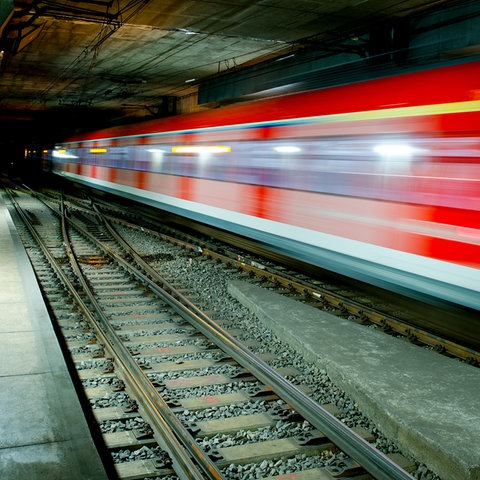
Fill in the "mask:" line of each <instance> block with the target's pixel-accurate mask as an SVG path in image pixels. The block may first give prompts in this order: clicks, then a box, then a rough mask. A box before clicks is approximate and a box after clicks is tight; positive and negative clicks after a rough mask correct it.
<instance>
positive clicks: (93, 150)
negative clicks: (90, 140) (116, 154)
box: [90, 148, 107, 153]
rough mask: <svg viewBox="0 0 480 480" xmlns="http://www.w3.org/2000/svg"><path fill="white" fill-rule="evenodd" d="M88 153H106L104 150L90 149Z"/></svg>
mask: <svg viewBox="0 0 480 480" xmlns="http://www.w3.org/2000/svg"><path fill="white" fill-rule="evenodd" d="M90 153H107V149H106V148H91V149H90Z"/></svg>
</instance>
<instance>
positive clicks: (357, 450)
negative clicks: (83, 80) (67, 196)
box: [85, 203, 414, 480]
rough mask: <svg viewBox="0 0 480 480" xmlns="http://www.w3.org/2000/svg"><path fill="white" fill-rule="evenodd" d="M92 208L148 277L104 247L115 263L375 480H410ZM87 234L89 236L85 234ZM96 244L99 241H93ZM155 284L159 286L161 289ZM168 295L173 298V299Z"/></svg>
mask: <svg viewBox="0 0 480 480" xmlns="http://www.w3.org/2000/svg"><path fill="white" fill-rule="evenodd" d="M92 206H93V207H94V209H95V210H96V212H97V215H98V217H99V219H100V220H101V221H102V222H103V223H104V225H105V226H106V227H107V228H108V230H109V232H110V233H111V234H112V235H113V236H114V237H115V239H116V240H117V241H118V242H119V243H120V244H121V245H122V246H123V248H124V249H126V250H127V251H128V253H129V254H130V255H131V256H132V257H133V258H134V259H135V261H136V262H137V264H138V265H139V266H140V267H141V268H142V269H143V270H144V271H145V272H146V273H147V275H145V274H144V273H142V272H141V271H139V270H138V269H136V268H134V267H132V266H131V265H130V264H129V263H128V262H126V261H125V260H123V259H122V258H121V257H119V256H118V255H117V254H116V253H115V252H113V251H111V250H110V248H109V247H108V246H107V245H105V244H103V247H104V248H106V251H107V253H109V254H111V255H114V256H115V258H116V260H117V261H120V262H121V263H122V264H124V265H125V267H126V268H128V269H129V270H130V271H131V272H132V273H133V274H134V275H136V276H137V278H139V280H141V281H142V282H144V283H145V284H147V285H148V286H149V287H150V288H151V289H152V290H153V291H154V292H155V293H156V294H157V295H159V296H160V298H162V299H163V300H164V301H165V302H167V303H168V304H170V305H171V306H172V307H173V308H174V309H175V310H176V311H177V312H178V313H179V314H180V315H182V317H183V318H185V319H186V320H189V321H191V322H193V324H194V325H195V326H196V327H197V328H198V329H199V330H200V331H201V332H202V333H203V334H204V335H206V336H207V337H208V338H210V339H211V340H213V341H214V342H215V343H216V344H217V345H219V346H220V347H221V348H222V349H223V350H224V351H225V352H226V353H228V354H229V355H230V356H231V357H232V358H234V359H235V360H236V361H237V362H238V363H239V364H240V365H242V366H243V367H245V368H247V369H248V370H250V371H251V372H252V373H253V374H254V375H255V376H256V377H257V378H258V379H259V380H260V381H262V382H263V383H264V384H266V385H270V386H272V387H273V389H274V390H275V392H276V393H277V394H278V395H279V396H280V397H281V398H282V399H283V400H285V401H286V402H287V403H288V404H290V405H291V406H292V407H293V408H294V409H295V410H296V411H297V412H298V413H300V414H301V415H302V416H303V417H304V418H305V419H306V420H307V421H309V422H310V423H311V424H312V425H313V426H314V427H316V428H317V429H319V430H321V431H322V432H323V433H324V434H325V435H326V436H327V437H328V438H329V439H330V440H331V441H333V442H334V443H335V444H336V445H337V446H338V447H339V448H340V449H342V450H343V451H344V452H345V453H347V454H348V455H349V456H351V457H352V458H353V459H354V460H356V461H357V462H358V463H359V464H361V465H362V466H363V467H364V468H365V470H367V471H368V472H369V473H370V474H372V475H373V476H374V477H375V478H377V479H378V480H413V478H414V477H412V476H411V475H410V474H409V473H408V472H406V471H405V470H404V469H402V468H401V467H400V466H399V465H397V464H396V463H395V462H393V461H392V460H391V459H390V458H388V457H387V456H386V455H385V454H383V453H382V452H380V451H379V450H377V449H376V448H375V447H373V446H372V445H370V444H369V443H368V442H367V441H365V440H364V439H363V438H362V437H360V436H359V435H358V434H356V433H355V432H353V431H352V430H351V429H349V428H348V427H347V426H346V425H345V424H344V423H343V422H341V421H340V420H338V419H337V418H336V417H335V416H333V415H332V414H331V413H329V412H328V411H327V410H325V409H324V408H323V407H321V406H320V405H319V404H318V403H317V402H315V401H314V400H313V399H311V398H310V397H309V396H308V395H306V394H305V393H303V392H302V391H301V390H300V389H299V388H297V387H296V386H294V385H293V384H291V383H290V382H289V381H288V380H286V379H285V378H283V377H282V376H281V375H280V374H278V373H277V372H276V371H275V370H274V369H273V368H272V367H270V366H269V365H268V364H267V363H265V362H264V361H263V360H261V359H259V358H258V357H257V356H256V355H255V354H254V353H253V352H251V351H250V350H249V349H248V348H246V347H245V346H244V345H243V344H242V343H241V342H239V341H238V340H236V339H235V338H234V337H232V336H231V335H230V334H229V333H228V332H227V331H226V330H224V329H223V328H222V327H220V326H219V325H218V324H217V323H216V322H215V321H213V320H212V319H211V318H210V317H208V316H207V315H206V314H205V313H203V312H202V311H201V310H200V309H198V308H197V307H196V306H195V305H194V304H193V303H191V302H190V301H189V300H188V299H187V298H186V297H185V296H183V295H182V294H181V293H180V292H178V291H177V290H176V289H175V288H174V287H173V286H172V285H171V284H170V283H169V282H167V281H166V280H165V279H163V278H162V277H161V276H160V275H159V273H158V272H157V271H156V270H155V269H153V268H152V267H151V266H150V265H148V264H147V263H146V262H145V261H144V260H143V259H142V258H141V257H140V255H138V253H137V252H135V250H134V249H133V248H131V247H130V245H129V244H128V243H127V242H126V241H125V240H124V239H123V238H122V237H121V236H120V235H119V234H118V233H117V232H116V231H115V229H114V227H113V226H112V225H111V224H110V223H109V222H108V220H107V219H106V218H105V217H104V216H103V215H102V214H101V211H100V209H99V208H98V207H96V206H95V205H93V203H92ZM85 233H88V232H85ZM95 241H96V242H97V243H99V244H102V242H100V241H99V240H97V239H95ZM157 283H160V284H161V285H162V286H161V287H160V286H159V285H158V284H157ZM168 292H171V293H173V294H174V295H175V297H177V298H178V299H180V300H178V299H177V298H174V297H172V295H171V294H170V293H168ZM185 308H187V309H188V318H186V317H185Z"/></svg>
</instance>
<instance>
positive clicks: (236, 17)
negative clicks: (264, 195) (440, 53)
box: [0, 0, 458, 137]
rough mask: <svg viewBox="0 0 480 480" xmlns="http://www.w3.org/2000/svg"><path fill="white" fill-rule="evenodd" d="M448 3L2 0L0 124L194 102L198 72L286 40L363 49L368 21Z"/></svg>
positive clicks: (88, 117) (288, 49)
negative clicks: (180, 101)
mask: <svg viewBox="0 0 480 480" xmlns="http://www.w3.org/2000/svg"><path fill="white" fill-rule="evenodd" d="M455 3H458V2H451V1H440V0H438V1H421V0H407V1H400V2H399V1H398V0H335V1H319V0H296V1H292V0H211V1H208V0H206V1H205V0H203V1H201V0H83V1H77V0H56V1H55V0H2V2H1V7H0V20H1V23H2V26H1V30H0V46H1V53H0V55H1V71H0V122H1V126H2V128H1V132H2V134H3V136H4V137H5V135H7V136H9V135H12V133H15V134H17V135H18V134H20V135H31V134H32V132H34V131H37V132H38V131H42V130H49V131H51V130H52V129H54V130H58V132H57V133H59V134H60V133H62V132H61V131H62V130H68V128H73V127H72V126H74V128H95V127H97V126H99V125H101V124H111V123H115V122H121V121H125V120H128V119H133V118H145V117H149V116H150V117H152V116H163V115H168V114H172V113H175V112H176V111H178V110H176V105H178V100H179V99H181V100H182V105H183V107H182V111H191V110H195V109H197V108H199V107H198V106H197V100H198V88H199V85H201V84H202V82H207V81H208V80H209V79H215V78H217V77H219V76H226V75H228V74H230V73H232V72H239V71H242V70H243V69H246V68H252V65H258V64H261V63H262V62H266V61H267V62H268V61H270V62H272V59H282V58H285V57H288V56H289V55H292V54H293V53H296V52H307V51H312V50H315V51H320V52H321V51H324V52H325V53H326V54H328V53H329V52H336V53H339V52H349V53H352V52H353V53H356V54H358V55H359V56H362V55H368V53H369V52H368V49H369V48H370V49H372V48H373V47H372V45H371V44H366V43H365V41H364V40H362V39H364V38H367V37H368V38H369V39H370V40H369V41H370V42H371V38H372V32H377V31H380V32H381V31H382V28H383V27H384V26H386V25H387V26H388V25H393V24H395V23H398V22H404V24H405V22H406V21H407V22H409V21H411V20H412V19H415V18H417V17H418V16H419V15H425V14H426V13H427V12H431V11H435V10H436V9H441V8H444V7H445V6H446V5H447V6H448V5H451V4H455ZM366 36H367V37H366ZM383 38H385V37H383ZM209 106H211V105H207V106H206V107H209Z"/></svg>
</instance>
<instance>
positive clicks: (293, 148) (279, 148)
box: [274, 145, 302, 153]
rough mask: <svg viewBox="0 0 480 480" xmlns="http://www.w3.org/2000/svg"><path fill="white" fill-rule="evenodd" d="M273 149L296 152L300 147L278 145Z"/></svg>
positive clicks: (282, 151)
mask: <svg viewBox="0 0 480 480" xmlns="http://www.w3.org/2000/svg"><path fill="white" fill-rule="evenodd" d="M274 150H275V151H276V152H279V153H298V152H300V151H301V150H302V149H301V148H300V147H295V146H293V145H291V146H290V145H282V146H280V147H275V148H274Z"/></svg>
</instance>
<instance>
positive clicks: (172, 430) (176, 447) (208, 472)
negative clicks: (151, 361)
mask: <svg viewBox="0 0 480 480" xmlns="http://www.w3.org/2000/svg"><path fill="white" fill-rule="evenodd" d="M67 222H70V220H69V219H68V216H67V215H66V212H65V211H64V210H63V208H62V229H63V231H64V240H65V244H66V246H67V251H68V255H69V258H70V263H71V265H72V268H73V269H74V270H75V273H76V275H77V277H78V279H79V281H80V282H81V284H82V287H83V289H84V291H85V293H86V294H87V295H88V298H89V300H90V302H91V303H92V304H93V306H94V307H95V310H96V311H97V312H98V315H99V316H100V318H101V328H99V329H98V330H99V331H97V333H98V334H99V335H100V337H101V338H102V341H103V342H105V345H106V346H108V348H109V350H110V351H111V352H112V353H114V354H115V357H114V358H115V359H116V360H118V361H116V362H115V365H116V367H117V368H119V367H120V369H121V371H122V373H123V376H124V379H125V381H126V382H128V384H129V386H130V388H132V390H133V391H134V392H135V394H136V395H138V397H139V398H142V399H145V400H147V402H148V403H146V404H145V403H142V404H141V406H142V408H144V409H145V411H146V412H147V416H148V420H149V422H150V423H152V427H153V429H154V431H155V433H156V434H157V436H158V435H160V436H161V440H162V444H163V445H164V446H165V448H166V450H167V451H168V452H169V453H171V457H172V461H173V462H174V464H176V465H177V468H176V469H175V471H176V473H177V474H178V475H179V476H180V477H181V478H185V479H198V480H201V479H205V478H209V479H216V480H220V479H222V478H223V476H222V474H221V473H220V471H219V470H218V468H217V466H216V465H215V463H214V462H213V461H212V460H211V459H210V458H209V457H208V455H207V454H206V453H205V452H204V451H203V450H202V449H201V448H200V447H199V445H198V444H197V443H196V441H195V439H194V438H193V437H192V436H191V435H190V433H189V432H188V430H187V429H186V428H185V427H184V426H183V425H182V423H181V422H180V421H179V420H178V417H177V416H176V415H175V414H174V413H173V412H172V410H171V409H170V407H169V406H168V405H167V403H166V402H165V400H164V399H163V398H162V396H161V395H160V393H159V392H158V390H157V389H156V388H155V387H154V386H153V385H152V382H151V381H150V380H149V378H148V377H147V375H146V374H145V373H144V371H143V370H142V369H141V368H140V366H139V365H138V364H137V362H136V361H135V359H134V358H133V357H132V355H131V354H130V352H129V351H128V349H127V348H126V347H125V345H124V343H123V342H122V341H121V340H120V338H119V337H118V335H117V333H116V332H115V330H114V328H113V327H112V326H111V324H110V322H109V320H108V317H107V316H106V315H105V314H104V313H103V308H102V306H101V305H100V303H99V302H98V300H97V299H96V297H95V294H94V293H93V291H92V290H91V288H90V286H89V284H88V282H87V280H86V279H85V276H84V274H83V272H82V270H81V268H80V266H79V264H78V261H77V259H76V257H75V255H74V253H73V251H72V250H71V248H70V239H69V232H68V227H67ZM70 223H72V222H70ZM74 226H75V228H77V229H78V226H77V225H74ZM80 233H81V234H82V235H84V234H85V233H87V232H85V231H83V229H82V230H80ZM89 237H91V236H90V235H89ZM177 438H178V439H180V441H179V440H178V439H177ZM185 450H186V451H185ZM190 456H192V457H193V458H194V459H195V460H196V462H197V463H198V465H199V466H200V467H201V469H202V471H203V473H202V471H200V470H199V469H198V467H197V465H196V464H195V463H194V462H193V461H192V459H191V458H190Z"/></svg>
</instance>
